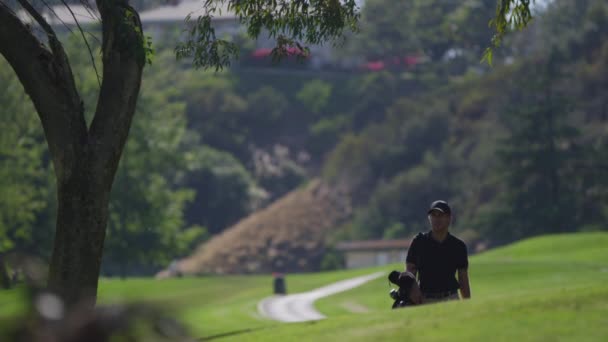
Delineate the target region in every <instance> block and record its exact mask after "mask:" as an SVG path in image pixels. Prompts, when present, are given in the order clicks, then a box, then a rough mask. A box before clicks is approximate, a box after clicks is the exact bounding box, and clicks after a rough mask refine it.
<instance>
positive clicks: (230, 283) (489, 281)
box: [0, 233, 608, 342]
mask: <svg viewBox="0 0 608 342" xmlns="http://www.w3.org/2000/svg"><path fill="white" fill-rule="evenodd" d="M400 267H401V266H400V265H389V266H386V267H382V268H380V269H384V270H387V271H388V270H391V269H393V268H400ZM376 270H378V268H375V269H366V270H355V271H341V272H328V273H317V274H305V275H289V276H288V278H287V287H288V290H289V292H291V293H294V292H300V291H305V290H308V289H312V288H315V287H318V286H321V285H324V284H327V283H331V282H333V281H337V280H340V279H344V278H348V277H352V276H356V275H360V274H367V273H371V272H373V271H376ZM470 274H471V285H472V290H473V297H474V298H473V300H471V301H467V302H452V303H444V304H437V305H428V306H422V307H415V308H407V309H401V310H390V304H391V301H390V298H389V297H388V289H389V288H388V283H387V281H386V280H385V279H378V280H376V281H372V282H370V283H368V284H366V285H363V286H362V287H359V288H357V289H354V290H351V291H348V292H344V293H341V294H338V295H335V296H332V297H328V298H326V299H323V300H320V301H318V302H317V303H316V306H317V308H318V309H319V310H320V311H321V312H323V313H325V314H327V315H328V316H329V317H330V318H329V319H327V320H324V321H320V322H312V323H296V324H280V323H276V322H272V321H268V320H264V319H261V318H260V317H259V316H258V315H257V312H256V304H257V301H258V300H259V299H261V298H263V297H265V296H268V295H270V292H271V278H270V277H269V276H230V277H205V278H185V279H174V280H164V281H154V280H149V279H130V280H127V281H121V280H103V281H102V282H101V286H100V300H101V301H102V302H110V301H116V300H146V301H154V302H157V303H159V304H162V305H166V307H167V308H172V309H173V310H175V311H176V312H177V314H178V315H179V316H181V317H183V318H184V320H185V322H186V323H187V324H188V325H189V326H191V327H192V328H193V333H194V335H195V336H199V337H211V336H218V335H222V334H227V335H228V336H226V337H225V338H222V339H221V340H225V339H227V340H231V339H235V340H252V341H257V340H259V341H266V340H269V339H271V338H272V339H276V338H283V339H287V340H289V341H292V340H313V339H314V340H327V341H329V340H347V339H348V340H376V339H381V338H382V339H390V340H396V339H399V340H402V339H404V338H410V339H420V340H446V339H450V340H453V339H455V338H457V339H459V340H487V339H489V338H491V339H493V340H513V339H518V340H526V341H527V340H547V341H548V340H551V341H553V340H573V339H577V340H582V341H585V340H594V341H598V340H604V339H606V338H608V327H607V326H606V325H605V323H606V322H607V318H606V317H608V316H607V313H608V285H606V284H607V281H608V234H606V233H590V234H574V235H556V236H545V237H540V238H535V239H529V240H526V241H523V242H521V243H517V244H514V245H512V246H507V247H504V248H500V249H496V250H493V251H490V252H487V253H483V254H480V255H476V256H474V257H472V258H471V267H470ZM18 293H19V291H18V290H11V291H3V292H0V317H7V316H9V315H13V314H14V313H15V312H18V311H19V308H20V307H22V304H21V302H20V300H19V297H18ZM361 311H366V313H353V312H361ZM231 333H232V335H230V334H231ZM518 342H519V341H518Z"/></svg>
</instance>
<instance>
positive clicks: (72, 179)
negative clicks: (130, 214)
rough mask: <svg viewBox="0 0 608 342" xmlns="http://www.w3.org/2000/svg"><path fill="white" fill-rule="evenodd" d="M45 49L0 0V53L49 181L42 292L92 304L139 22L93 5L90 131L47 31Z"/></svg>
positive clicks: (131, 100) (128, 116)
mask: <svg viewBox="0 0 608 342" xmlns="http://www.w3.org/2000/svg"><path fill="white" fill-rule="evenodd" d="M20 3H22V5H23V6H24V8H25V9H26V10H28V12H30V14H32V16H33V17H34V18H35V19H36V21H37V22H38V24H39V25H40V26H41V27H42V28H43V29H44V31H45V32H46V34H47V36H48V40H49V42H48V43H49V44H48V45H49V49H47V48H46V47H45V46H44V45H43V44H42V43H41V42H40V41H39V40H38V39H37V38H36V37H35V36H34V35H33V33H32V32H31V30H30V29H29V28H28V27H27V26H26V25H24V24H23V23H22V22H21V21H20V20H19V19H18V18H17V17H16V16H15V15H14V13H12V11H11V10H10V9H9V8H8V7H6V6H5V5H4V4H3V3H1V2H0V54H2V55H3V56H4V57H5V58H6V60H7V61H8V62H9V64H10V65H11V67H12V68H13V69H14V70H15V73H16V74H17V76H18V78H19V80H20V82H21V84H22V85H23V87H24V89H25V91H26V92H27V94H28V95H29V96H30V98H31V99H32V102H33V104H34V106H35V108H36V111H37V113H38V116H39V117H40V120H41V123H42V126H43V128H44V132H45V137H46V140H47V143H48V146H49V151H50V153H51V156H52V160H53V166H54V169H55V176H56V181H57V200H58V208H57V226H56V231H55V241H54V246H53V253H52V257H51V264H50V268H49V279H48V285H49V287H50V288H51V289H52V290H54V291H57V292H58V293H60V294H61V295H63V297H64V300H65V301H66V302H67V304H69V305H71V304H74V303H76V302H78V301H79V300H81V299H83V298H87V299H92V302H94V300H95V297H96V293H97V283H98V278H99V271H100V265H101V259H102V253H103V244H104V239H105V229H106V225H107V221H108V205H109V198H110V191H111V188H112V183H113V181H114V175H115V174H116V170H117V168H118V163H119V161H120V157H121V154H122V150H123V148H124V144H125V142H126V140H127V137H128V134H129V128H130V126H131V121H132V118H133V115H134V113H135V104H136V101H137V97H138V94H139V88H140V83H141V77H142V70H143V67H144V64H145V52H144V51H143V38H142V30H141V23H140V22H139V17H138V15H137V12H136V11H135V10H134V9H133V8H131V7H130V6H129V5H128V4H127V1H126V0H98V1H97V6H98V8H99V12H100V15H101V19H102V32H103V46H102V52H103V65H104V68H103V81H102V84H101V90H100V96H99V100H98V103H97V109H96V112H95V116H94V118H93V122H92V123H91V127H90V128H89V129H87V127H86V122H85V119H84V109H83V108H84V107H83V104H82V101H81V99H80V96H79V94H78V92H77V91H76V87H75V83H74V78H73V75H72V71H71V68H70V64H69V61H68V58H67V56H66V54H65V52H64V50H63V47H62V45H61V43H60V42H59V40H58V39H57V38H56V36H55V33H54V32H53V30H52V28H51V27H50V26H49V25H48V24H47V23H46V22H45V21H44V19H43V18H42V16H40V14H39V13H37V12H35V10H34V9H33V8H31V7H29V8H28V4H27V3H25V2H24V1H20Z"/></svg>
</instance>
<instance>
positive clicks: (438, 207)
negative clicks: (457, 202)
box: [427, 201, 452, 215]
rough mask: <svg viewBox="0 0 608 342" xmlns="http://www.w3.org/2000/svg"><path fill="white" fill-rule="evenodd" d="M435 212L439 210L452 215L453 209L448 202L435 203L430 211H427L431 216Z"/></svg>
mask: <svg viewBox="0 0 608 342" xmlns="http://www.w3.org/2000/svg"><path fill="white" fill-rule="evenodd" d="M433 210H438V211H440V212H442V213H445V214H448V215H452V208H450V206H449V205H448V203H447V202H446V201H435V202H433V203H431V207H430V208H429V211H427V214H430V213H431V211H433Z"/></svg>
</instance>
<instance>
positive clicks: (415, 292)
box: [405, 262, 424, 304]
mask: <svg viewBox="0 0 608 342" xmlns="http://www.w3.org/2000/svg"><path fill="white" fill-rule="evenodd" d="M405 271H406V272H411V273H412V274H413V275H414V277H417V276H418V275H417V273H418V268H417V267H416V264H414V263H411V262H406V263H405ZM410 300H411V301H412V302H414V304H422V302H423V301H424V297H423V296H422V292H421V291H420V287H418V282H417V281H415V282H414V284H413V285H412V288H411V289H410Z"/></svg>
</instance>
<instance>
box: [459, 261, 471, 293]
mask: <svg viewBox="0 0 608 342" xmlns="http://www.w3.org/2000/svg"><path fill="white" fill-rule="evenodd" d="M458 283H459V284H460V295H461V297H462V299H469V298H471V286H470V285H469V272H468V270H467V269H466V268H462V269H459V270H458Z"/></svg>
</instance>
